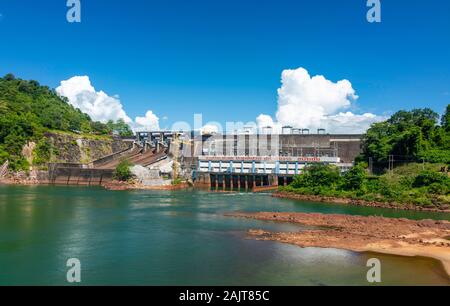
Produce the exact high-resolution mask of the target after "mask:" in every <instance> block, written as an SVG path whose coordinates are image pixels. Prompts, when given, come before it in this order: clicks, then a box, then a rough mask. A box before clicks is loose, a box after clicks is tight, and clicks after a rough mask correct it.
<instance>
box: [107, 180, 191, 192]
mask: <svg viewBox="0 0 450 306" xmlns="http://www.w3.org/2000/svg"><path fill="white" fill-rule="evenodd" d="M102 187H104V188H105V189H106V190H111V191H126V190H183V189H188V188H190V187H191V186H190V185H189V184H188V183H180V184H176V185H173V184H171V183H170V181H169V182H168V183H167V184H164V185H155V186H145V185H142V184H138V183H128V182H119V181H113V182H111V183H106V184H103V185H102Z"/></svg>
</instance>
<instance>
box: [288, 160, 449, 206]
mask: <svg viewBox="0 0 450 306" xmlns="http://www.w3.org/2000/svg"><path fill="white" fill-rule="evenodd" d="M420 166H422V165H420ZM416 167H417V165H415V164H413V165H410V166H409V165H408V166H402V168H407V169H401V171H400V172H407V173H409V172H410V171H411V169H415V168H416ZM408 168H409V169H408ZM413 171H414V170H413ZM312 178H318V179H319V181H322V182H324V181H325V179H327V178H328V179H329V180H327V181H326V184H320V183H317V182H315V181H313V180H312ZM280 191H286V192H293V193H297V194H304V195H319V196H325V197H339V198H348V199H354V200H365V201H375V202H389V203H398V204H415V205H418V206H422V207H443V208H445V207H446V206H448V205H449V204H450V200H449V194H450V178H449V177H448V176H447V175H446V174H443V173H439V172H437V171H430V170H422V171H419V172H418V173H416V174H415V175H413V176H411V175H399V174H396V173H394V174H383V175H380V176H369V175H368V172H367V170H366V169H364V167H363V166H361V165H357V166H355V167H354V168H353V169H351V170H350V171H349V172H347V173H346V174H345V175H342V176H341V175H339V176H336V167H334V166H328V165H314V166H311V167H308V168H307V169H306V170H305V173H304V174H303V175H300V176H297V177H295V179H294V182H293V183H292V184H291V185H289V186H287V187H280Z"/></svg>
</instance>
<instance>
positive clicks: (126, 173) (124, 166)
mask: <svg viewBox="0 0 450 306" xmlns="http://www.w3.org/2000/svg"><path fill="white" fill-rule="evenodd" d="M132 166H133V165H132V164H131V163H130V162H129V161H128V160H124V161H122V162H120V164H118V165H117V167H116V170H115V171H114V178H115V179H116V180H118V181H121V182H126V181H129V180H130V179H131V178H132V177H133V174H132V173H131V169H130V168H131V167H132Z"/></svg>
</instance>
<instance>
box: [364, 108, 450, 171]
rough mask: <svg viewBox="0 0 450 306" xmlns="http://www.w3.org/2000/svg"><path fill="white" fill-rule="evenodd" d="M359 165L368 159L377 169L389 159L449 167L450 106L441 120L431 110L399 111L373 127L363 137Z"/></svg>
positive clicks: (384, 165)
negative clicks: (443, 164) (442, 164)
mask: <svg viewBox="0 0 450 306" xmlns="http://www.w3.org/2000/svg"><path fill="white" fill-rule="evenodd" d="M362 149H363V154H362V156H361V158H360V160H361V161H366V162H368V161H369V159H370V158H371V159H372V160H373V162H374V164H375V166H378V167H379V168H381V169H383V168H385V167H387V163H388V162H389V156H391V158H392V159H393V160H394V162H395V161H399V162H429V163H445V164H450V105H448V106H447V110H446V112H445V113H444V115H443V116H442V118H440V116H439V114H437V113H436V112H434V111H433V110H431V109H428V108H425V109H415V110H412V111H399V112H397V113H396V114H394V115H393V116H392V117H391V118H389V119H388V120H387V121H385V122H381V123H376V124H374V125H372V127H371V128H370V129H369V130H368V131H367V133H366V135H365V136H364V142H363V148H362Z"/></svg>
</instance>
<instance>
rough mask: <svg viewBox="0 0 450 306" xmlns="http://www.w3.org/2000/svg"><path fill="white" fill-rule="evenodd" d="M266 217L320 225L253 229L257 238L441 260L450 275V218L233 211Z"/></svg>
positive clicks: (300, 244)
mask: <svg viewBox="0 0 450 306" xmlns="http://www.w3.org/2000/svg"><path fill="white" fill-rule="evenodd" d="M227 216H229V217H239V218H247V219H255V220H262V221H276V222H286V223H298V224H302V225H306V226H312V227H317V228H315V229H311V230H304V231H300V232H281V233H275V232H268V231H263V230H259V229H254V230H250V231H249V232H248V234H249V236H250V237H253V238H255V239H257V240H267V241H278V242H282V243H287V244H293V245H297V246H300V247H303V248H306V247H317V248H336V249H345V250H350V251H354V252H375V253H383V254H390V255H400V256H408V257H417V256H419V257H429V258H433V259H437V260H439V261H440V262H441V263H442V264H443V266H444V269H445V271H446V272H447V274H448V277H449V278H450V240H449V237H450V222H448V221H434V220H421V221H413V220H408V219H391V218H383V217H361V216H350V215H324V214H305V213H270V212H261V213H232V214H227Z"/></svg>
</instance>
